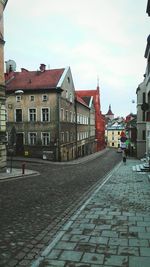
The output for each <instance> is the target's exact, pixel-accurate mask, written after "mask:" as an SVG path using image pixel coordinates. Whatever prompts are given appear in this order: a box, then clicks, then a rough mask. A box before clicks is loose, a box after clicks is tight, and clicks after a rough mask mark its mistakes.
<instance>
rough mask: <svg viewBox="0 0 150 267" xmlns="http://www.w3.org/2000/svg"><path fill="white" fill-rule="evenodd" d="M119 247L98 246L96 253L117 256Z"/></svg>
mask: <svg viewBox="0 0 150 267" xmlns="http://www.w3.org/2000/svg"><path fill="white" fill-rule="evenodd" d="M117 250H118V247H117V246H111V247H110V246H107V245H98V246H97V248H96V251H95V252H96V253H100V254H104V255H109V254H111V255H112V254H117Z"/></svg>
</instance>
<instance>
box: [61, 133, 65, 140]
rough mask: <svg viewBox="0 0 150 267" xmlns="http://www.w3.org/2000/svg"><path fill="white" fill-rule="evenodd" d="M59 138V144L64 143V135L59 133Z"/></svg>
mask: <svg viewBox="0 0 150 267" xmlns="http://www.w3.org/2000/svg"><path fill="white" fill-rule="evenodd" d="M60 138H61V142H64V139H65V138H64V133H63V132H61V134H60Z"/></svg>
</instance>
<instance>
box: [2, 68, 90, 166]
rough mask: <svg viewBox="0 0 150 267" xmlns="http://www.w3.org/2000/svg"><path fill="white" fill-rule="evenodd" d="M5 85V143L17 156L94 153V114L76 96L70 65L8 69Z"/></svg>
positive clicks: (69, 156) (61, 157) (56, 157)
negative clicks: (31, 69)
mask: <svg viewBox="0 0 150 267" xmlns="http://www.w3.org/2000/svg"><path fill="white" fill-rule="evenodd" d="M6 88H7V90H6V92H7V105H6V107H7V133H8V145H9V147H11V148H13V149H14V150H15V153H16V154H17V155H26V156H29V157H40V158H41V157H43V158H44V159H46V158H47V159H51V160H55V161H68V160H72V159H75V158H77V157H80V156H84V155H87V154H90V153H93V152H95V151H94V145H93V143H94V141H95V131H93V130H90V119H91V124H92V127H94V125H93V123H94V121H95V118H94V114H95V113H92V112H93V109H92V108H93V107H92V106H91V107H90V105H87V104H86V103H85V101H84V100H82V99H80V100H79V99H76V98H75V89H74V84H73V79H72V74H71V70H70V68H65V69H64V68H62V69H53V70H46V66H45V65H44V64H41V66H40V70H39V71H28V70H26V69H23V68H22V70H21V72H13V71H11V72H9V73H7V74H6ZM92 116H93V117H92ZM92 129H93V128H92Z"/></svg>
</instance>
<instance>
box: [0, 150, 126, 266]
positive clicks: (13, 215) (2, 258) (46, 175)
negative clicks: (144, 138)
mask: <svg viewBox="0 0 150 267" xmlns="http://www.w3.org/2000/svg"><path fill="white" fill-rule="evenodd" d="M96 156H98V157H96ZM120 159H121V155H120V154H118V153H116V151H114V150H107V151H104V152H102V153H98V155H95V154H94V155H93V156H90V157H88V162H86V159H85V158H84V159H78V161H75V162H74V164H72V163H71V164H72V165H70V164H53V163H50V162H49V163H47V162H45V163H44V164H43V163H42V162H43V161H42V160H41V161H38V162H37V161H36V160H35V162H26V169H30V170H34V171H35V172H40V174H38V175H36V174H35V175H31V176H27V177H25V176H21V177H16V178H13V179H7V180H5V179H4V181H3V180H0V267H16V266H17V267H22V266H26V267H28V266H30V265H31V262H32V261H33V260H34V259H36V258H38V257H39V255H41V253H42V252H43V251H44V249H45V247H47V246H48V244H49V243H50V242H51V241H52V240H53V239H54V238H55V236H56V235H57V232H58V231H59V229H60V227H61V226H62V225H63V224H64V223H65V222H66V221H67V220H68V218H70V217H71V215H72V214H73V213H74V212H75V210H77V209H78V208H79V207H80V206H81V205H82V203H84V202H85V201H86V199H88V197H89V196H90V195H91V193H92V192H94V190H95V188H96V187H97V186H98V185H99V183H101V182H102V180H103V179H104V177H105V176H106V174H107V173H108V172H109V171H110V170H111V169H112V168H113V167H114V166H115V165H116V164H117V163H118V162H119V161H120ZM21 160H24V159H21ZM82 161H83V162H82ZM81 162H82V163H81ZM21 163H22V161H21V162H20V161H15V162H14V161H13V168H20V167H21ZM8 166H9V163H8Z"/></svg>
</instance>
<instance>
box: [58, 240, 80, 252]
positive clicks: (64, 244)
mask: <svg viewBox="0 0 150 267" xmlns="http://www.w3.org/2000/svg"><path fill="white" fill-rule="evenodd" d="M75 246H76V243H73V242H65V241H60V242H58V244H56V246H55V249H64V250H66V249H67V250H72V249H74V248H75Z"/></svg>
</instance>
